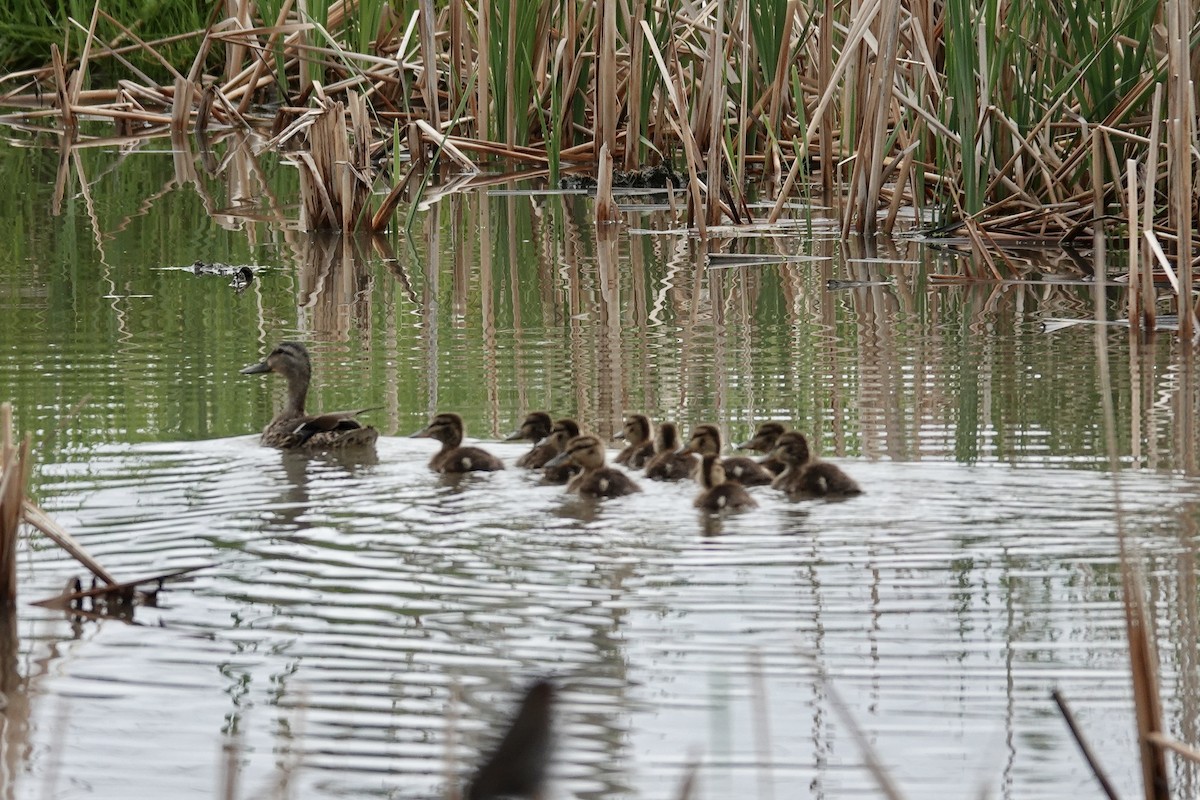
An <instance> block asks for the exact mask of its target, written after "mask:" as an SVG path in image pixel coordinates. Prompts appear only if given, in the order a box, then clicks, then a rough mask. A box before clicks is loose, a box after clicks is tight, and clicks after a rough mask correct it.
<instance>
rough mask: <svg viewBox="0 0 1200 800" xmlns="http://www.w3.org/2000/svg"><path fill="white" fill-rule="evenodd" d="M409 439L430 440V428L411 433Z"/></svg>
mask: <svg viewBox="0 0 1200 800" xmlns="http://www.w3.org/2000/svg"><path fill="white" fill-rule="evenodd" d="M408 438H410V439H428V438H429V428H421V430H419V431H417V432H416V433H410V434H409V435H408Z"/></svg>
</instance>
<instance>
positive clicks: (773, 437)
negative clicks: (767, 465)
mask: <svg viewBox="0 0 1200 800" xmlns="http://www.w3.org/2000/svg"><path fill="white" fill-rule="evenodd" d="M785 433H787V428H785V427H784V426H783V425H782V424H780V423H778V422H764V423H763V424H761V425H759V426H758V430H756V431H755V432H754V438H753V439H751V440H750V441H748V442H742V443H741V444H739V445H738V446H737V449H738V450H753V451H755V452H756V453H769V452H771V451H772V450H774V449H775V442H777V441H778V440H779V437H780V436H783V434H785Z"/></svg>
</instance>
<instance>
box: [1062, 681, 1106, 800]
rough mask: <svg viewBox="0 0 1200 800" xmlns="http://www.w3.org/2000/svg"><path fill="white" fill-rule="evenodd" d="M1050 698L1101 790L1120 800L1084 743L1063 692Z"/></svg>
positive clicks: (1094, 755) (1094, 756)
mask: <svg viewBox="0 0 1200 800" xmlns="http://www.w3.org/2000/svg"><path fill="white" fill-rule="evenodd" d="M1050 697H1052V698H1053V699H1054V703H1055V705H1057V706H1058V711H1059V713H1060V714H1062V716H1063V719H1064V720H1065V721H1066V723H1067V728H1068V729H1069V730H1070V731H1071V736H1073V737H1074V738H1075V744H1077V745H1079V751H1080V752H1081V753H1083V757H1084V759H1085V760H1086V761H1087V762H1088V766H1089V767H1091V768H1092V774H1093V775H1095V776H1096V780H1097V781H1098V782H1099V783H1100V788H1101V789H1103V790H1104V794H1106V795H1107V796H1108V800H1119V798H1118V797H1117V790H1116V789H1114V788H1113V785H1112V783H1110V782H1109V780H1108V776H1107V775H1105V774H1104V770H1102V769H1101V768H1100V762H1099V761H1097V760H1096V754H1095V753H1093V752H1092V748H1090V747H1088V743H1087V742H1086V741H1084V739H1083V732H1082V731H1081V730H1079V723H1077V722H1076V721H1075V715H1074V714H1072V713H1071V709H1070V708H1068V707H1067V699H1066V698H1065V697H1063V696H1062V692H1060V691H1059V690H1058V689H1055V690H1054V691H1052V692H1051V693H1050Z"/></svg>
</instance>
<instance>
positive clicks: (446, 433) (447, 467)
mask: <svg viewBox="0 0 1200 800" xmlns="http://www.w3.org/2000/svg"><path fill="white" fill-rule="evenodd" d="M464 433H465V429H464V426H463V420H462V417H460V416H459V415H458V414H452V413H444V414H438V415H437V416H436V417H434V418H433V421H432V422H430V423H429V425H428V426H427V427H425V428H424V429H422V430H419V431H417V432H416V433H414V434H413V435H412V436H413V438H414V439H437V440H438V441H439V442H441V443H442V449H441V450H439V451H438V452H437V454H436V455H434V457H433V458H432V459H430V461H429V468H430V469H432V470H433V471H434V472H442V473H459V472H495V471H496V470H498V469H504V464H502V463H501V462H500V459H498V458H496V457H495V456H494V455H492V454H491V453H489V452H487V451H486V450H482V449H480V448H478V447H463V446H462V440H463V434H464Z"/></svg>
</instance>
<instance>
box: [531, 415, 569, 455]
mask: <svg viewBox="0 0 1200 800" xmlns="http://www.w3.org/2000/svg"><path fill="white" fill-rule="evenodd" d="M578 435H579V423H578V422H576V421H575V420H573V419H570V418H569V417H564V418H563V419H560V420H558V421H557V422H555V423H554V427H553V428H551V429H550V435H549V436H547V437H546V438H545V439H543V440H542V442H546V443H548V444H552V445H554V448H555V449H556V450H557V451H558V452H560V453H561V452H562V451H564V450H566V449H567V442H569V441H571V440H572V439H574V438H575V437H576V436H578ZM542 442H538V444H541V443H542Z"/></svg>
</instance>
